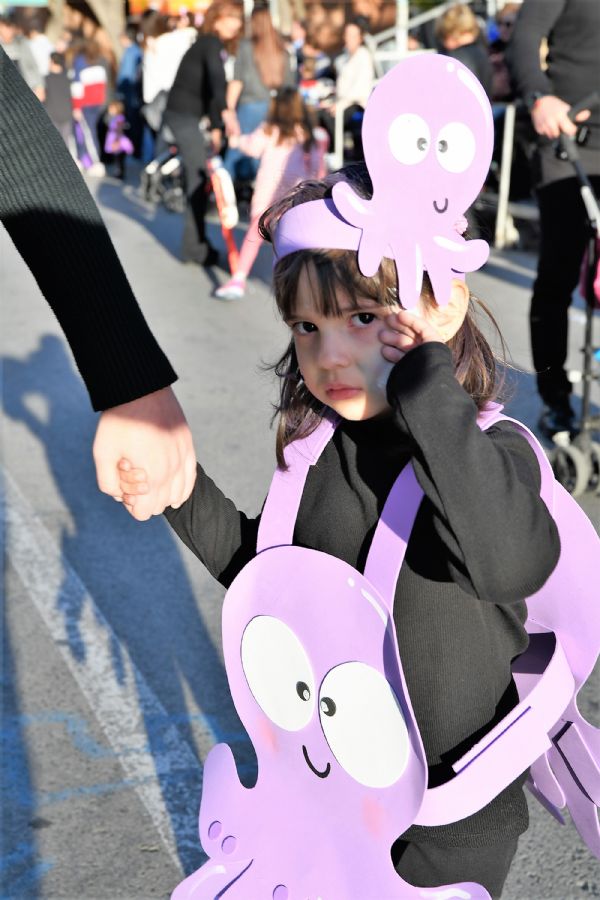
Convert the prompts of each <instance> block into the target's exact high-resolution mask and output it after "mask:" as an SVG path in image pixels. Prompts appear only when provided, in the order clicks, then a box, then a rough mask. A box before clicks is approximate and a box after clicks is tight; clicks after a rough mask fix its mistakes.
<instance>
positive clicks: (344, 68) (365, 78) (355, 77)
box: [321, 22, 375, 160]
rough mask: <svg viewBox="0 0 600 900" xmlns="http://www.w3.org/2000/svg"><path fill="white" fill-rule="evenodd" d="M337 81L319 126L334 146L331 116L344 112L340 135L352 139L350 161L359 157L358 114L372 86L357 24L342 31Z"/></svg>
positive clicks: (370, 67)
mask: <svg viewBox="0 0 600 900" xmlns="http://www.w3.org/2000/svg"><path fill="white" fill-rule="evenodd" d="M336 69H337V79H336V84H335V100H333V101H325V102H324V103H323V104H322V106H323V109H322V113H321V122H322V124H323V126H324V127H325V129H326V130H327V132H328V134H329V138H330V141H331V144H332V146H333V143H334V133H335V112H336V107H337V106H338V105H340V106H342V107H343V108H344V131H349V132H350V134H351V135H352V142H353V145H354V159H355V160H360V159H362V157H363V152H362V141H361V136H360V133H361V129H362V114H363V111H364V108H365V106H366V105H367V100H368V99H369V95H370V94H371V91H372V90H373V86H374V84H375V68H374V66H373V57H372V56H371V53H370V52H369V50H368V49H367V47H366V46H365V44H364V30H363V28H362V27H361V25H360V23H358V24H357V23H356V22H348V23H347V25H346V26H345V28H344V51H343V53H342V54H341V56H340V57H338V59H337V60H336Z"/></svg>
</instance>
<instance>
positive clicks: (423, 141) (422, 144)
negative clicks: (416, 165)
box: [417, 138, 427, 150]
mask: <svg viewBox="0 0 600 900" xmlns="http://www.w3.org/2000/svg"><path fill="white" fill-rule="evenodd" d="M417 148H418V149H419V150H427V138H419V139H418V141H417Z"/></svg>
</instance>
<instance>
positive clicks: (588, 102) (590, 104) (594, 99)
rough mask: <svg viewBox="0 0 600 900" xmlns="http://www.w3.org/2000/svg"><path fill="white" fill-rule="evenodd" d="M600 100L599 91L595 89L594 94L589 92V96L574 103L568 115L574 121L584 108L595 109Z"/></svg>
mask: <svg viewBox="0 0 600 900" xmlns="http://www.w3.org/2000/svg"><path fill="white" fill-rule="evenodd" d="M599 102H600V94H598V91H594V92H593V93H592V94H588V95H587V97H584V98H583V100H579V102H578V103H574V104H573V106H572V107H571V109H570V110H569V112H568V113H567V115H568V117H569V119H570V120H571V122H574V121H575V119H576V118H577V116H578V115H579V113H580V112H583V110H584V109H593V108H594V106H597V105H598V103H599Z"/></svg>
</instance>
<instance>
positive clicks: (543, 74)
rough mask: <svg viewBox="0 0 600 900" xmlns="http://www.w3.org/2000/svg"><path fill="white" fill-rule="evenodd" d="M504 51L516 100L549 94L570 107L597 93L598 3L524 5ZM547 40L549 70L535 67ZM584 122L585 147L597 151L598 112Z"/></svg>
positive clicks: (562, 0) (561, 0)
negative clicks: (585, 129)
mask: <svg viewBox="0 0 600 900" xmlns="http://www.w3.org/2000/svg"><path fill="white" fill-rule="evenodd" d="M513 32H514V33H513V36H512V38H511V41H510V43H509V45H508V47H507V50H506V57H505V58H506V61H507V64H508V66H509V69H510V72H511V77H512V79H513V81H514V84H515V89H516V92H517V94H518V95H519V96H521V97H524V98H525V99H527V98H528V97H529V96H530V95H531V94H532V93H534V92H536V91H539V92H540V93H542V94H553V95H554V96H556V97H560V99H561V100H564V101H565V102H566V103H569V104H571V105H573V104H574V103H578V102H579V101H580V100H583V99H584V97H586V96H588V95H589V94H591V93H592V92H593V91H598V92H599V93H600V65H599V64H598V53H599V48H600V3H599V2H597V0H525V2H524V3H523V6H522V7H521V9H520V11H519V14H518V17H517V19H516V22H515V27H514V29H513ZM542 38H547V39H548V58H547V63H548V68H547V71H543V70H542V68H541V66H540V43H541V41H542ZM591 112H592V116H591V118H590V119H589V120H588V121H587V122H586V125H588V127H590V132H591V133H590V137H589V138H588V142H587V146H588V147H590V148H594V147H600V107H598V106H596V107H595V108H594V109H593V110H592V111H591Z"/></svg>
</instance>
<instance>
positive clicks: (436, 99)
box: [333, 54, 494, 309]
mask: <svg viewBox="0 0 600 900" xmlns="http://www.w3.org/2000/svg"><path fill="white" fill-rule="evenodd" d="M362 140H363V149H364V155H365V162H366V164H367V167H368V169H369V174H370V176H371V181H372V183H373V196H372V199H371V200H365V199H364V198H362V197H359V196H358V195H357V194H355V192H354V191H353V189H352V188H351V187H350V185H349V184H348V183H347V182H344V181H340V182H338V183H337V184H336V185H335V186H334V188H333V200H334V203H335V205H336V207H337V209H338V211H339V213H340V214H341V215H342V216H343V217H344V219H346V221H347V222H349V223H350V224H352V225H354V226H356V227H357V228H360V229H362V236H361V240H360V244H359V249H358V264H359V266H360V269H361V272H362V273H363V274H364V275H366V276H371V275H374V274H375V272H376V271H377V269H378V267H379V264H380V262H381V259H382V257H384V256H387V257H390V258H393V259H394V260H395V262H396V268H397V272H398V286H399V296H400V301H401V303H402V305H403V306H404V308H405V309H411V308H413V307H414V306H415V305H416V303H417V302H418V299H419V296H420V293H421V284H422V280H423V270H424V269H425V270H427V272H428V274H429V277H430V279H431V283H432V286H433V293H434V296H435V298H436V300H437V302H438V303H439V304H440V305H444V304H446V303H447V302H448V301H449V299H450V294H451V282H452V278H453V277H456V276H457V275H458V276H460V275H462V274H464V273H465V272H472V271H474V270H475V269H478V268H480V267H481V266H482V265H483V264H484V263H485V261H486V260H487V258H488V254H489V247H488V244H487V243H486V242H485V241H483V240H472V241H466V240H465V239H464V238H463V237H462V236H461V235H460V234H458V233H457V231H456V229H455V225H456V223H457V222H459V221H460V220H461V217H462V216H463V214H464V213H465V212H466V210H467V209H468V208H469V206H470V205H471V204H472V203H473V201H474V200H475V198H476V197H477V195H478V193H479V191H480V190H481V187H482V185H483V182H484V180H485V177H486V175H487V172H488V168H489V164H490V160H491V157H492V149H493V141H494V127H493V119H492V110H491V107H490V103H489V100H488V98H487V96H486V93H485V91H484V89H483V87H482V86H481V84H480V83H479V81H477V79H476V78H475V76H474V75H473V74H472V73H471V72H470V70H469V69H467V68H466V67H465V66H463V65H462V64H461V63H460V62H458V61H457V60H453V59H449V58H448V57H444V56H435V55H430V54H422V55H418V56H415V57H413V58H410V59H406V60H403V61H402V62H400V63H398V65H397V66H395V67H394V68H393V69H392V70H391V71H390V72H388V73H387V75H386V76H385V77H384V78H382V80H381V81H380V82H379V84H378V85H377V87H376V88H375V90H374V91H373V93H372V95H371V97H370V98H369V102H368V103H367V107H366V109H365V114H364V119H363V126H362Z"/></svg>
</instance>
